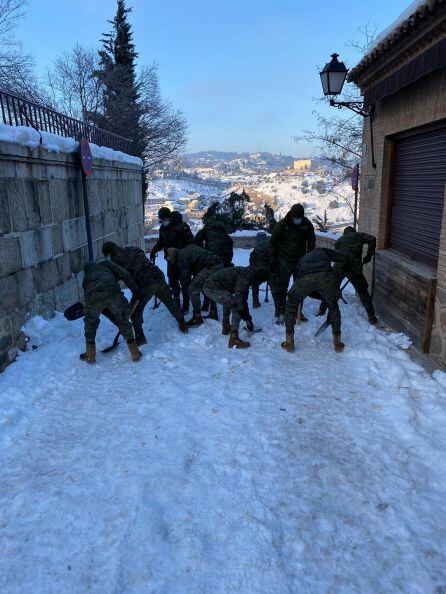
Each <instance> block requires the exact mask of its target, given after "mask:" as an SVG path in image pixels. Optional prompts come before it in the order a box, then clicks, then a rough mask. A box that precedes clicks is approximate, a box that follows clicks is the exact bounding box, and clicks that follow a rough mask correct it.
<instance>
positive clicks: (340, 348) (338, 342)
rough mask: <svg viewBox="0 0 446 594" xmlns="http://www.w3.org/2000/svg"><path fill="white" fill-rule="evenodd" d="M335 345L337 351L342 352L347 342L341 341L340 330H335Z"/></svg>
mask: <svg viewBox="0 0 446 594" xmlns="http://www.w3.org/2000/svg"><path fill="white" fill-rule="evenodd" d="M333 346H334V350H335V351H336V352H337V353H342V351H343V350H344V347H345V344H344V343H343V342H342V341H341V333H340V332H333Z"/></svg>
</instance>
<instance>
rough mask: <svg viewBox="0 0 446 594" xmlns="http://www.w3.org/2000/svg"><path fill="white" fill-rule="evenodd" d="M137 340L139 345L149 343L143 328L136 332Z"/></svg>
mask: <svg viewBox="0 0 446 594" xmlns="http://www.w3.org/2000/svg"><path fill="white" fill-rule="evenodd" d="M135 342H136V345H137V346H142V345H143V344H147V338H146V337H145V335H144V332H143V331H142V330H139V331H138V332H135Z"/></svg>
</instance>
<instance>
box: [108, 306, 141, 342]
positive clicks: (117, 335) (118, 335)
mask: <svg viewBox="0 0 446 594" xmlns="http://www.w3.org/2000/svg"><path fill="white" fill-rule="evenodd" d="M138 303H139V300H138V301H135V304H134V305H133V307H132V309H131V311H130V315H129V319H130V318H131V317H132V314H133V312H134V311H135V309H136V306H137V305H138ZM120 336H121V332H120V331H119V330H118V332H117V334H116V336H115V338H114V339H113V343H112V344H111V345H110V346H108V347H105V349H102V350H101V353H110V352H111V351H113V350H114V349H115V348H116V347H117V346H118V344H119V342H120V340H119V337H120Z"/></svg>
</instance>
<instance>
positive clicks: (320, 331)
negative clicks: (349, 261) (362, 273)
mask: <svg viewBox="0 0 446 594" xmlns="http://www.w3.org/2000/svg"><path fill="white" fill-rule="evenodd" d="M349 282H350V281H349V280H348V281H346V282H345V283H344V284H343V285H342V287H341V299H342V300H343V301H344V303H347V302H346V301H345V299H344V298H343V297H342V291H343V290H344V289H345V287H346V286H347V285H348V283H349ZM329 325H330V322H329V321H328V315H327V319H326V320H325V322H324V323H323V324H322V326H320V328H318V329H317V331H316V333H315V336H320V335H321V334H323V333H324V332H325V330H326V329H327V328H328V326H329Z"/></svg>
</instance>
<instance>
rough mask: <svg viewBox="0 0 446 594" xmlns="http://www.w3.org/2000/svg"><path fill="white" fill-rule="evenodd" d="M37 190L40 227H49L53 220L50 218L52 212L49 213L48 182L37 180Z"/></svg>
mask: <svg viewBox="0 0 446 594" xmlns="http://www.w3.org/2000/svg"><path fill="white" fill-rule="evenodd" d="M38 190H39V208H40V220H41V223H42V225H49V224H50V223H51V222H52V220H53V216H52V212H51V199H50V184H49V181H48V180H47V179H39V181H38Z"/></svg>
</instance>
